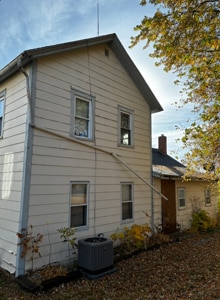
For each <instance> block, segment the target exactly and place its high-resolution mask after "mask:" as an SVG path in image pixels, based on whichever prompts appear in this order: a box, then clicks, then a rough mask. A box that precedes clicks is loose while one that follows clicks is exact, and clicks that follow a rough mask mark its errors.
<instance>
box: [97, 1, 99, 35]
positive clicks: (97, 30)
mask: <svg viewBox="0 0 220 300" xmlns="http://www.w3.org/2000/svg"><path fill="white" fill-rule="evenodd" d="M97 36H99V0H97Z"/></svg>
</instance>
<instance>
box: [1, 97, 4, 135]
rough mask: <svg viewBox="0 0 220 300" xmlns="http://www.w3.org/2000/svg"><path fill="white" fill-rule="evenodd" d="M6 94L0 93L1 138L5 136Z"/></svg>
mask: <svg viewBox="0 0 220 300" xmlns="http://www.w3.org/2000/svg"><path fill="white" fill-rule="evenodd" d="M4 106H5V93H3V92H0V137H2V136H3V121H4Z"/></svg>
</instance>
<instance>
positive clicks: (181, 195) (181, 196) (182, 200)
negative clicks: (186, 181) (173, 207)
mask: <svg viewBox="0 0 220 300" xmlns="http://www.w3.org/2000/svg"><path fill="white" fill-rule="evenodd" d="M178 203H179V208H180V209H181V208H185V207H186V190H185V188H179V189H178Z"/></svg>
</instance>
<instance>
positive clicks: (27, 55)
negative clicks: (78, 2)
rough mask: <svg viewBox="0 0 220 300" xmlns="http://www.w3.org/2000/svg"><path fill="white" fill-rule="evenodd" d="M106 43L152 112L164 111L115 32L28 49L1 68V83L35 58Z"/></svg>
mask: <svg viewBox="0 0 220 300" xmlns="http://www.w3.org/2000/svg"><path fill="white" fill-rule="evenodd" d="M106 43H107V44H108V45H109V47H110V48H111V49H112V50H113V51H114V53H115V54H116V56H117V58H118V59H119V61H120V62H121V63H122V65H123V67H124V68H125V69H126V71H127V72H128V74H129V75H130V77H131V79H132V80H133V82H134V83H135V85H136V86H137V87H138V89H139V90H140V92H141V94H142V96H143V97H144V98H145V100H146V101H147V103H148V104H149V106H150V108H151V112H152V113H155V112H159V111H162V110H163V108H162V106H161V105H160V103H159V102H158V100H157V99H156V97H155V96H154V94H153V93H152V91H151V89H150V88H149V86H148V84H147V83H146V81H145V80H144V78H143V76H142V75H141V73H140V72H139V71H138V69H137V67H136V66H135V64H134V63H133V61H132V60H131V58H130V56H129V55H128V53H127V52H126V50H125V49H124V47H123V46H122V44H121V42H120V41H119V39H118V37H117V35H116V34H115V33H113V34H108V35H103V36H98V37H93V38H89V39H83V40H78V41H73V42H68V43H62V44H56V45H52V46H46V47H41V48H35V49H30V50H26V51H24V52H22V53H21V54H20V55H18V56H17V57H16V58H15V59H14V60H12V61H11V62H10V63H9V64H8V65H6V66H5V67H4V68H3V69H1V70H0V83H1V82H3V81H4V80H5V79H7V78H8V77H10V76H11V75H13V74H14V73H16V72H17V71H18V70H19V69H20V68H21V67H24V66H25V65H27V64H28V63H29V62H31V61H33V60H34V59H37V58H40V57H44V56H48V55H52V54H57V53H61V52H66V51H71V50H75V49H80V48H85V47H88V46H93V45H100V44H106Z"/></svg>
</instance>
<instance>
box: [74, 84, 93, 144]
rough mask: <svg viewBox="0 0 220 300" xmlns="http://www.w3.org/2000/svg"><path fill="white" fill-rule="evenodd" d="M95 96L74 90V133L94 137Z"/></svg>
mask: <svg viewBox="0 0 220 300" xmlns="http://www.w3.org/2000/svg"><path fill="white" fill-rule="evenodd" d="M93 103H94V97H92V96H90V95H87V94H85V93H82V92H79V91H77V90H72V114H71V124H72V135H74V136H75V137H80V138H84V139H92V138H93V122H94V121H93V118H94V116H93V115H94V112H93Z"/></svg>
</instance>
